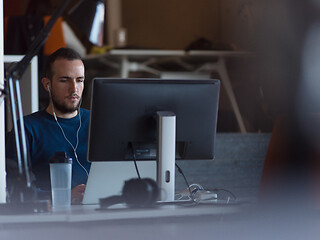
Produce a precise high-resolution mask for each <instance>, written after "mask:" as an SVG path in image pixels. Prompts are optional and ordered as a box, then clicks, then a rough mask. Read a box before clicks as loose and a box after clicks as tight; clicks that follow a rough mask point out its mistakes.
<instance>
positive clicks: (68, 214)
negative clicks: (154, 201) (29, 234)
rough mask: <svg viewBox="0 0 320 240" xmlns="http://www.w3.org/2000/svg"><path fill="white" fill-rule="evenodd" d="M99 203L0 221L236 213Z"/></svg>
mask: <svg viewBox="0 0 320 240" xmlns="http://www.w3.org/2000/svg"><path fill="white" fill-rule="evenodd" d="M98 209H99V205H73V206H71V207H70V209H67V210H52V212H48V213H37V214H23V215H22V214H21V215H19V214H18V215H0V225H1V224H23V223H59V222H60V223H63V222H65V223H73V222H75V223H76V222H90V221H114V220H136V219H150V218H154V219H155V218H168V217H185V216H206V215H207V216H209V215H215V216H222V215H227V214H234V213H237V212H240V208H239V206H237V205H218V204H216V205H215V204H211V205H209V204H206V205H198V206H194V207H185V206H175V205H168V206H161V207H159V208H150V209H131V208H127V207H126V206H124V205H120V204H119V205H115V206H114V207H110V209H108V210H98Z"/></svg>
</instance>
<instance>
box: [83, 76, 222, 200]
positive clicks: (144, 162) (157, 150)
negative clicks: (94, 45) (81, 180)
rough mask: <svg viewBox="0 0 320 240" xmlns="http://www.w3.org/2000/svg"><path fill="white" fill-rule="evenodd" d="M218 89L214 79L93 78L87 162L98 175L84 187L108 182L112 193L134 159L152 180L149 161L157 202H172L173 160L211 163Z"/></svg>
mask: <svg viewBox="0 0 320 240" xmlns="http://www.w3.org/2000/svg"><path fill="white" fill-rule="evenodd" d="M219 90H220V81H219V80H213V79H207V80H190V79H188V80H180V79H172V80H170V79H145V78H144V79H118V78H96V79H94V80H93V86H92V99H91V116H90V129H89V143H88V161H90V162H93V165H92V167H91V170H90V174H91V173H92V171H95V172H99V173H98V175H100V176H99V177H97V176H90V174H89V179H88V184H87V188H89V183H90V185H91V184H92V182H94V183H93V184H96V182H99V183H100V184H101V182H103V184H106V183H110V182H113V183H112V185H111V186H109V189H108V191H109V192H117V191H118V190H117V189H119V185H117V186H115V185H114V184H115V183H114V182H116V183H119V182H123V181H124V180H125V178H126V177H128V176H132V174H133V171H132V166H133V165H132V162H133V160H137V161H139V168H143V166H146V167H145V169H146V171H145V172H147V173H146V175H147V176H151V177H152V176H154V175H155V174H153V168H155V167H153V165H150V164H149V163H148V162H149V161H153V162H156V168H157V170H156V180H157V183H158V185H159V187H160V189H161V190H162V193H160V195H161V197H160V200H163V201H171V200H173V199H174V187H175V186H174V185H175V181H174V178H175V171H174V169H175V160H176V159H178V160H179V159H182V160H204V159H208V160H211V159H214V143H215V136H216V125H217V114H218V102H219ZM155 160H156V161H155ZM101 162H105V163H106V164H101ZM111 162H112V164H111ZM125 162H129V165H126V163H125ZM130 164H131V165H130ZM150 166H151V167H150ZM111 169H114V170H113V171H112V170H111ZM151 172H152V173H151ZM92 174H93V173H92ZM121 174H122V176H119V175H121ZM96 175H97V174H96ZM110 175H115V176H114V178H111V176H110ZM92 177H94V179H95V180H92V179H93V178H92ZM108 177H109V179H106V178H108ZM87 188H86V192H89V189H88V191H87ZM102 188H103V187H102ZM111 188H112V189H113V190H111ZM100 189H101V188H100ZM99 194H100V195H102V193H101V192H100V193H99ZM105 194H107V193H105ZM87 195H88V194H87ZM86 198H87V197H86V195H85V199H86ZM88 202H90V201H88Z"/></svg>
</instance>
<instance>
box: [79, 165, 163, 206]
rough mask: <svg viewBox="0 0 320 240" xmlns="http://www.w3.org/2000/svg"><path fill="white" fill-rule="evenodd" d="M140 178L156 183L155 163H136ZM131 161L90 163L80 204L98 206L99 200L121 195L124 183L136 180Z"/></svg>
mask: <svg viewBox="0 0 320 240" xmlns="http://www.w3.org/2000/svg"><path fill="white" fill-rule="evenodd" d="M137 166H138V169H139V173H140V176H141V178H151V179H153V180H155V181H156V177H157V170H156V169H157V168H156V161H138V162H137ZM137 177H138V175H137V172H136V169H135V166H134V162H133V161H121V162H120V161H119V162H112V161H110V162H92V164H91V168H90V172H89V176H88V181H87V185H86V189H85V192H84V196H83V201H82V204H99V199H100V198H106V197H110V196H113V195H122V188H123V186H124V183H125V181H127V180H129V179H132V178H137Z"/></svg>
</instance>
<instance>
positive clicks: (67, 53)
mask: <svg viewBox="0 0 320 240" xmlns="http://www.w3.org/2000/svg"><path fill="white" fill-rule="evenodd" d="M57 59H67V60H70V61H71V60H81V61H82V59H81V56H80V54H79V53H78V52H76V51H75V50H73V49H72V48H67V47H63V48H59V49H58V50H56V51H55V52H54V53H52V54H51V55H50V56H49V58H48V59H47V62H46V68H45V77H46V78H49V79H51V78H52V76H53V72H52V64H53V63H54V61H56V60H57Z"/></svg>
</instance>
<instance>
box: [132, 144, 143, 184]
mask: <svg viewBox="0 0 320 240" xmlns="http://www.w3.org/2000/svg"><path fill="white" fill-rule="evenodd" d="M129 144H130V146H131V150H132V156H133V162H134V166H135V168H136V172H137V175H138V178H139V179H141V176H140V172H139V169H138V166H137V158H136V151H135V150H134V147H133V144H132V143H131V142H130V143H129Z"/></svg>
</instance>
